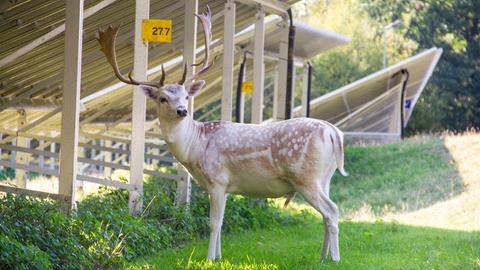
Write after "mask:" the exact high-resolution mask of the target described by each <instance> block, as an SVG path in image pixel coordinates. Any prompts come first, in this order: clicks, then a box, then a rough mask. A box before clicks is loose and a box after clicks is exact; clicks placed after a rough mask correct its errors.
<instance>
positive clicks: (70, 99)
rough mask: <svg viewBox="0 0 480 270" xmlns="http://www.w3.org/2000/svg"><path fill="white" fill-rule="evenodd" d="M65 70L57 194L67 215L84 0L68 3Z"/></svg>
mask: <svg viewBox="0 0 480 270" xmlns="http://www.w3.org/2000/svg"><path fill="white" fill-rule="evenodd" d="M65 24H66V29H65V67H64V74H65V75H64V82H63V110H62V127H61V132H62V133H61V134H62V138H61V149H60V156H61V158H60V176H59V185H58V186H59V188H58V193H59V194H62V195H64V196H65V198H67V200H66V205H65V206H66V208H65V210H66V211H67V212H70V210H71V209H72V208H73V207H74V204H75V181H76V176H77V144H78V130H79V114H80V80H81V77H82V76H81V74H82V73H81V72H82V40H83V36H82V35H83V0H70V1H67V2H66V23H65Z"/></svg>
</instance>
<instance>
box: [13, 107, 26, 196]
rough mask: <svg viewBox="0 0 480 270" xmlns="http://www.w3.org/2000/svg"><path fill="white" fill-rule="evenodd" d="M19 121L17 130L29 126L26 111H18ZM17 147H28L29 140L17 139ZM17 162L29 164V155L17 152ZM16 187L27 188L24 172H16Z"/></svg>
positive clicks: (17, 170)
mask: <svg viewBox="0 0 480 270" xmlns="http://www.w3.org/2000/svg"><path fill="white" fill-rule="evenodd" d="M17 114H18V119H17V128H18V129H21V128H22V127H24V126H25V125H26V124H27V113H26V112H25V110H23V109H22V110H18V111H17ZM16 145H17V146H19V147H27V139H26V138H24V137H20V136H18V137H17V141H16ZM15 162H16V163H20V164H25V165H26V164H27V163H28V154H26V153H24V152H17V153H16V155H15ZM15 185H17V187H19V188H26V187H27V174H26V171H24V170H19V169H16V170H15Z"/></svg>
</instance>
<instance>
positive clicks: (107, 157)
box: [103, 140, 112, 179]
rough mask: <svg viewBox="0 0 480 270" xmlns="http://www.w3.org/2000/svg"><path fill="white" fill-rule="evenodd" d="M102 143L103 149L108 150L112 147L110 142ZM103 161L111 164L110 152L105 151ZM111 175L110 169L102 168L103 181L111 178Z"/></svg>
mask: <svg viewBox="0 0 480 270" xmlns="http://www.w3.org/2000/svg"><path fill="white" fill-rule="evenodd" d="M104 142H105V147H109V148H110V147H112V141H110V140H105V141H104ZM103 160H104V161H105V162H109V163H110V162H112V152H110V151H105V153H104V156H103ZM111 175H112V168H110V167H108V166H103V176H104V177H105V179H107V178H109V177H111Z"/></svg>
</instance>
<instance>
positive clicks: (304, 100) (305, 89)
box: [302, 64, 308, 117]
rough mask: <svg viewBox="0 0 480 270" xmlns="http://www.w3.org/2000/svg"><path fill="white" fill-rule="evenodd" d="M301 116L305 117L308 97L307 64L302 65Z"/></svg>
mask: <svg viewBox="0 0 480 270" xmlns="http://www.w3.org/2000/svg"><path fill="white" fill-rule="evenodd" d="M302 79H303V80H302V116H303V117H307V99H308V65H307V64H304V65H303V72H302Z"/></svg>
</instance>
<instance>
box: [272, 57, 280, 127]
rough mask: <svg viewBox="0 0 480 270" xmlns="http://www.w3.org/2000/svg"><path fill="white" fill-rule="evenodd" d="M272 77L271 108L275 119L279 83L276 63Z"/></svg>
mask: <svg viewBox="0 0 480 270" xmlns="http://www.w3.org/2000/svg"><path fill="white" fill-rule="evenodd" d="M273 72H274V78H273V110H272V119H273V120H277V119H278V118H277V113H278V104H279V103H278V83H279V75H278V64H277V65H276V66H275V69H274V71H273Z"/></svg>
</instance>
